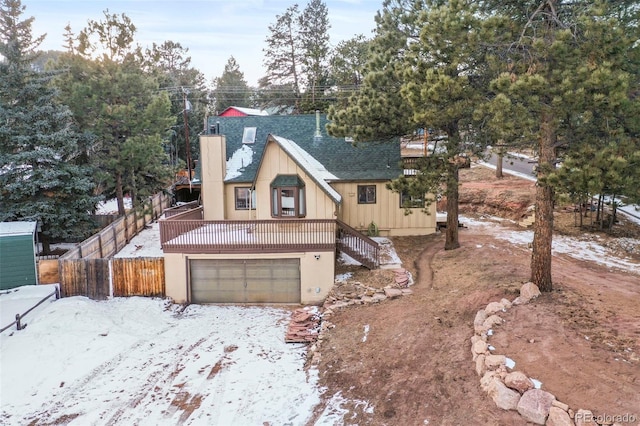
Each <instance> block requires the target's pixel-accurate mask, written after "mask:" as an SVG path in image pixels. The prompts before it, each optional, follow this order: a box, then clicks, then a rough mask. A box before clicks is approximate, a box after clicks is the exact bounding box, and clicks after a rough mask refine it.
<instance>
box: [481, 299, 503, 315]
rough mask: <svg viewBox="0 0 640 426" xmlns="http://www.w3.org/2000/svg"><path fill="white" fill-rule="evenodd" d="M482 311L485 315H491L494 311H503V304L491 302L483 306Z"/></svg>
mask: <svg viewBox="0 0 640 426" xmlns="http://www.w3.org/2000/svg"><path fill="white" fill-rule="evenodd" d="M484 311H485V313H486V314H487V315H493V314H495V313H496V312H502V311H504V305H503V304H502V303H500V302H491V303H489V304H488V305H487V307H486V308H484Z"/></svg>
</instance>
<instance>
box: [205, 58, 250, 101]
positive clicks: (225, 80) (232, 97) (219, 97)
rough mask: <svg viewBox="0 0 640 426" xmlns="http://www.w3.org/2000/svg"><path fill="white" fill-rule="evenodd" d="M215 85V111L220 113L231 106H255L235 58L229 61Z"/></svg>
mask: <svg viewBox="0 0 640 426" xmlns="http://www.w3.org/2000/svg"><path fill="white" fill-rule="evenodd" d="M213 84H214V89H213V96H214V98H215V111H217V112H218V113H219V112H222V111H224V110H225V109H227V108H228V107H230V106H241V107H251V106H253V105H252V104H251V92H250V89H249V85H248V84H247V81H246V80H245V79H244V74H243V73H242V71H240V66H239V65H238V63H237V62H236V60H235V58H234V57H233V56H231V57H230V58H229V59H228V60H227V63H226V64H225V66H224V71H223V72H222V75H221V76H220V77H218V78H216V79H215V80H214V82H213Z"/></svg>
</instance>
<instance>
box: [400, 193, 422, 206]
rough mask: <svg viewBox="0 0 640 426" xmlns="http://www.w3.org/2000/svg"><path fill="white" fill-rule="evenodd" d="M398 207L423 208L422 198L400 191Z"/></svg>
mask: <svg viewBox="0 0 640 426" xmlns="http://www.w3.org/2000/svg"><path fill="white" fill-rule="evenodd" d="M400 208H403V209H404V208H424V198H423V197H414V196H411V195H409V194H408V193H407V192H404V191H403V192H401V193H400Z"/></svg>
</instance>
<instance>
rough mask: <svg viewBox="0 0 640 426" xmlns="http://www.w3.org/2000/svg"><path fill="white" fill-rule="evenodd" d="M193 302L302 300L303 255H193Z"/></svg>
mask: <svg viewBox="0 0 640 426" xmlns="http://www.w3.org/2000/svg"><path fill="white" fill-rule="evenodd" d="M189 270H190V276H191V302H193V303H300V259H247V260H244V259H192V260H190V261H189Z"/></svg>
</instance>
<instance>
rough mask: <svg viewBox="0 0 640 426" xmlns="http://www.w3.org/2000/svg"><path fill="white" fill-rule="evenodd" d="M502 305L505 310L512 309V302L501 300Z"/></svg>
mask: <svg viewBox="0 0 640 426" xmlns="http://www.w3.org/2000/svg"><path fill="white" fill-rule="evenodd" d="M500 303H502V306H504V308H505V309H509V308H510V307H511V302H509V300H507V299H502V300H500Z"/></svg>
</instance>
